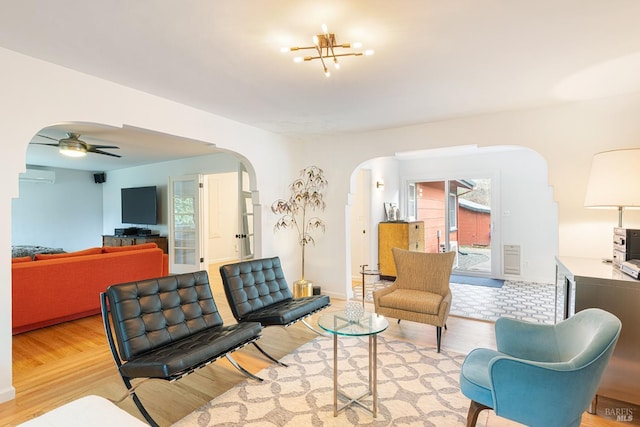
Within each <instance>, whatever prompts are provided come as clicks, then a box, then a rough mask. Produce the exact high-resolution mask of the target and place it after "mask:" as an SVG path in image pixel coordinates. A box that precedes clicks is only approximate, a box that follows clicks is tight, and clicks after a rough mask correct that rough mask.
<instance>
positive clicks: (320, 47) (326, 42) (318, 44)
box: [281, 24, 373, 77]
mask: <svg viewBox="0 0 640 427" xmlns="http://www.w3.org/2000/svg"><path fill="white" fill-rule="evenodd" d="M361 47H362V43H353V44H352V43H337V42H336V35H335V34H334V33H330V32H329V31H328V30H327V25H326V24H322V34H318V35H315V36H313V46H302V47H298V46H294V47H283V48H282V49H281V50H282V52H297V51H299V50H304V49H311V50H315V53H316V54H317V56H311V55H310V56H297V57H295V58H293V62H303V61H312V60H314V59H319V60H320V62H321V63H322V68H323V70H324V75H325V76H327V77H330V76H331V72H330V71H329V68H327V62H328V61H331V62H333V65H334V67H335V69H336V70H338V69H340V63H339V62H338V58H339V57H341V56H362V55H367V56H369V55H373V50H365V51H364V52H346V53H336V50H338V49H351V48H354V49H360V48H361ZM338 52H339V51H338ZM325 60H326V61H327V62H326V61H325Z"/></svg>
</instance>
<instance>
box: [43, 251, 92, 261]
mask: <svg viewBox="0 0 640 427" xmlns="http://www.w3.org/2000/svg"><path fill="white" fill-rule="evenodd" d="M101 253H102V248H89V249H83V250H80V251H75V252H66V253H63V254H36V255H35V257H34V260H35V261H42V260H45V259H58V258H71V257H75V256H83V255H96V254H101Z"/></svg>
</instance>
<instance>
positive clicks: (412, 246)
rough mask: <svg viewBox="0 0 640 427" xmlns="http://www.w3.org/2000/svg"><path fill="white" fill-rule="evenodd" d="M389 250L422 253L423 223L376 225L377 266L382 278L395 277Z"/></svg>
mask: <svg viewBox="0 0 640 427" xmlns="http://www.w3.org/2000/svg"><path fill="white" fill-rule="evenodd" d="M391 248H401V249H407V250H410V251H415V252H424V221H412V222H381V223H380V224H378V264H379V265H380V275H381V276H382V277H387V278H395V277H396V265H395V263H394V262H393V254H392V253H391Z"/></svg>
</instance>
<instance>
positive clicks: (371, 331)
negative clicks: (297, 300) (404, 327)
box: [318, 311, 389, 336]
mask: <svg viewBox="0 0 640 427" xmlns="http://www.w3.org/2000/svg"><path fill="white" fill-rule="evenodd" d="M318 326H320V327H321V328H322V329H324V330H325V331H327V332H329V333H332V334H336V335H345V336H362V335H375V334H379V333H380V332H382V331H384V330H385V329H387V328H388V327H389V321H388V320H387V318H386V317H384V316H382V315H378V314H375V313H370V312H368V311H365V312H364V314H363V315H362V316H361V317H360V318H358V319H357V320H349V319H347V315H346V313H345V312H344V311H334V312H330V313H325V314H323V315H321V316H320V317H319V318H318Z"/></svg>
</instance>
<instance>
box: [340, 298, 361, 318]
mask: <svg viewBox="0 0 640 427" xmlns="http://www.w3.org/2000/svg"><path fill="white" fill-rule="evenodd" d="M344 314H345V316H346V317H347V320H348V321H349V322H357V321H358V320H360V318H361V317H362V316H363V315H364V307H363V305H362V304H361V303H360V302H358V301H354V300H350V301H347V303H346V304H345V306H344Z"/></svg>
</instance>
